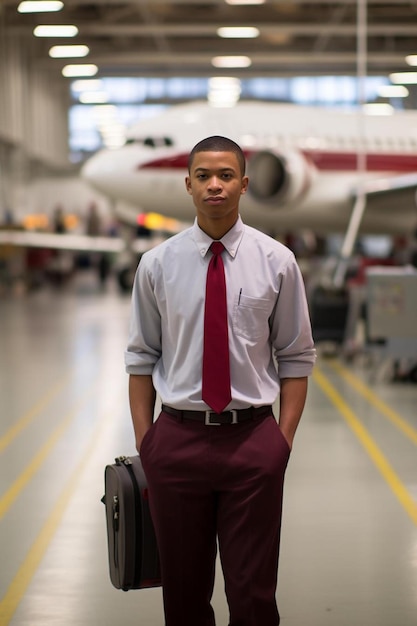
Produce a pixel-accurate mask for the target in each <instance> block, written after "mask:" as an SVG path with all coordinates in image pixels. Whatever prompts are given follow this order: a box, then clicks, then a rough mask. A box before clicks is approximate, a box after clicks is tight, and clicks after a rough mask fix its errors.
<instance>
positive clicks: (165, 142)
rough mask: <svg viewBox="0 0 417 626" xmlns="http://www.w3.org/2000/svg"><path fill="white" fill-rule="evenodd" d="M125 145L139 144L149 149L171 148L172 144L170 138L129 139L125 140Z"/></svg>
mask: <svg viewBox="0 0 417 626" xmlns="http://www.w3.org/2000/svg"><path fill="white" fill-rule="evenodd" d="M126 144H127V145H131V144H141V145H143V146H148V147H149V148H164V147H169V146H173V145H174V142H173V140H172V139H171V137H131V138H129V139H127V140H126Z"/></svg>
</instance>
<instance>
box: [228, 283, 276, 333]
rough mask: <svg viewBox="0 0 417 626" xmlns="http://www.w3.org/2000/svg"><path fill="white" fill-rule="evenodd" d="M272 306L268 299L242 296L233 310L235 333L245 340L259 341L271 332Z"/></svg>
mask: <svg viewBox="0 0 417 626" xmlns="http://www.w3.org/2000/svg"><path fill="white" fill-rule="evenodd" d="M270 313H271V304H270V302H269V300H267V299H266V298H253V297H252V296H244V295H243V294H241V295H240V297H239V301H238V303H236V304H235V307H234V310H233V331H234V333H235V334H236V335H239V337H244V338H245V339H259V338H260V337H262V335H264V334H265V333H268V332H269V326H268V319H269V316H270Z"/></svg>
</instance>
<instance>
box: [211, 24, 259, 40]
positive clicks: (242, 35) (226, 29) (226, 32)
mask: <svg viewBox="0 0 417 626" xmlns="http://www.w3.org/2000/svg"><path fill="white" fill-rule="evenodd" d="M217 34H218V35H219V37H224V38H226V39H252V38H254V37H259V29H258V28H255V27H254V26H222V27H221V28H218V29H217Z"/></svg>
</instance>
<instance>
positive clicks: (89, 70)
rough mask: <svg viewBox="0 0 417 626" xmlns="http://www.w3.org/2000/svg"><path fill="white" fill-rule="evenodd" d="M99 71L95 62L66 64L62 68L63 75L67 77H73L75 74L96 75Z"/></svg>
mask: <svg viewBox="0 0 417 626" xmlns="http://www.w3.org/2000/svg"><path fill="white" fill-rule="evenodd" d="M97 72H98V67H97V65H93V64H87V63H86V64H81V63H80V64H79V65H66V66H65V67H64V68H63V69H62V75H63V76H65V77H66V78H72V77H75V76H95V75H96V74H97Z"/></svg>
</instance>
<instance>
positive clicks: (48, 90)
mask: <svg viewBox="0 0 417 626" xmlns="http://www.w3.org/2000/svg"><path fill="white" fill-rule="evenodd" d="M0 85H1V89H0V221H1V218H2V215H1V213H2V212H3V211H5V210H6V209H7V210H10V211H13V212H14V213H17V214H19V213H21V212H22V210H23V212H24V207H25V205H26V203H27V198H26V195H27V185H28V183H29V182H30V181H31V179H32V178H33V177H34V176H35V175H39V173H53V172H60V173H62V172H63V171H66V170H68V169H70V167H71V166H70V164H69V161H68V127H67V126H68V125H67V109H68V86H67V83H66V81H65V80H64V79H63V80H62V81H56V80H54V81H50V80H49V79H48V71H47V70H43V69H42V68H39V67H36V66H34V64H33V62H32V59H31V41H28V40H27V38H23V37H19V36H16V35H13V36H12V35H11V34H10V33H9V34H8V33H5V32H4V30H3V29H1V28H0Z"/></svg>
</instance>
